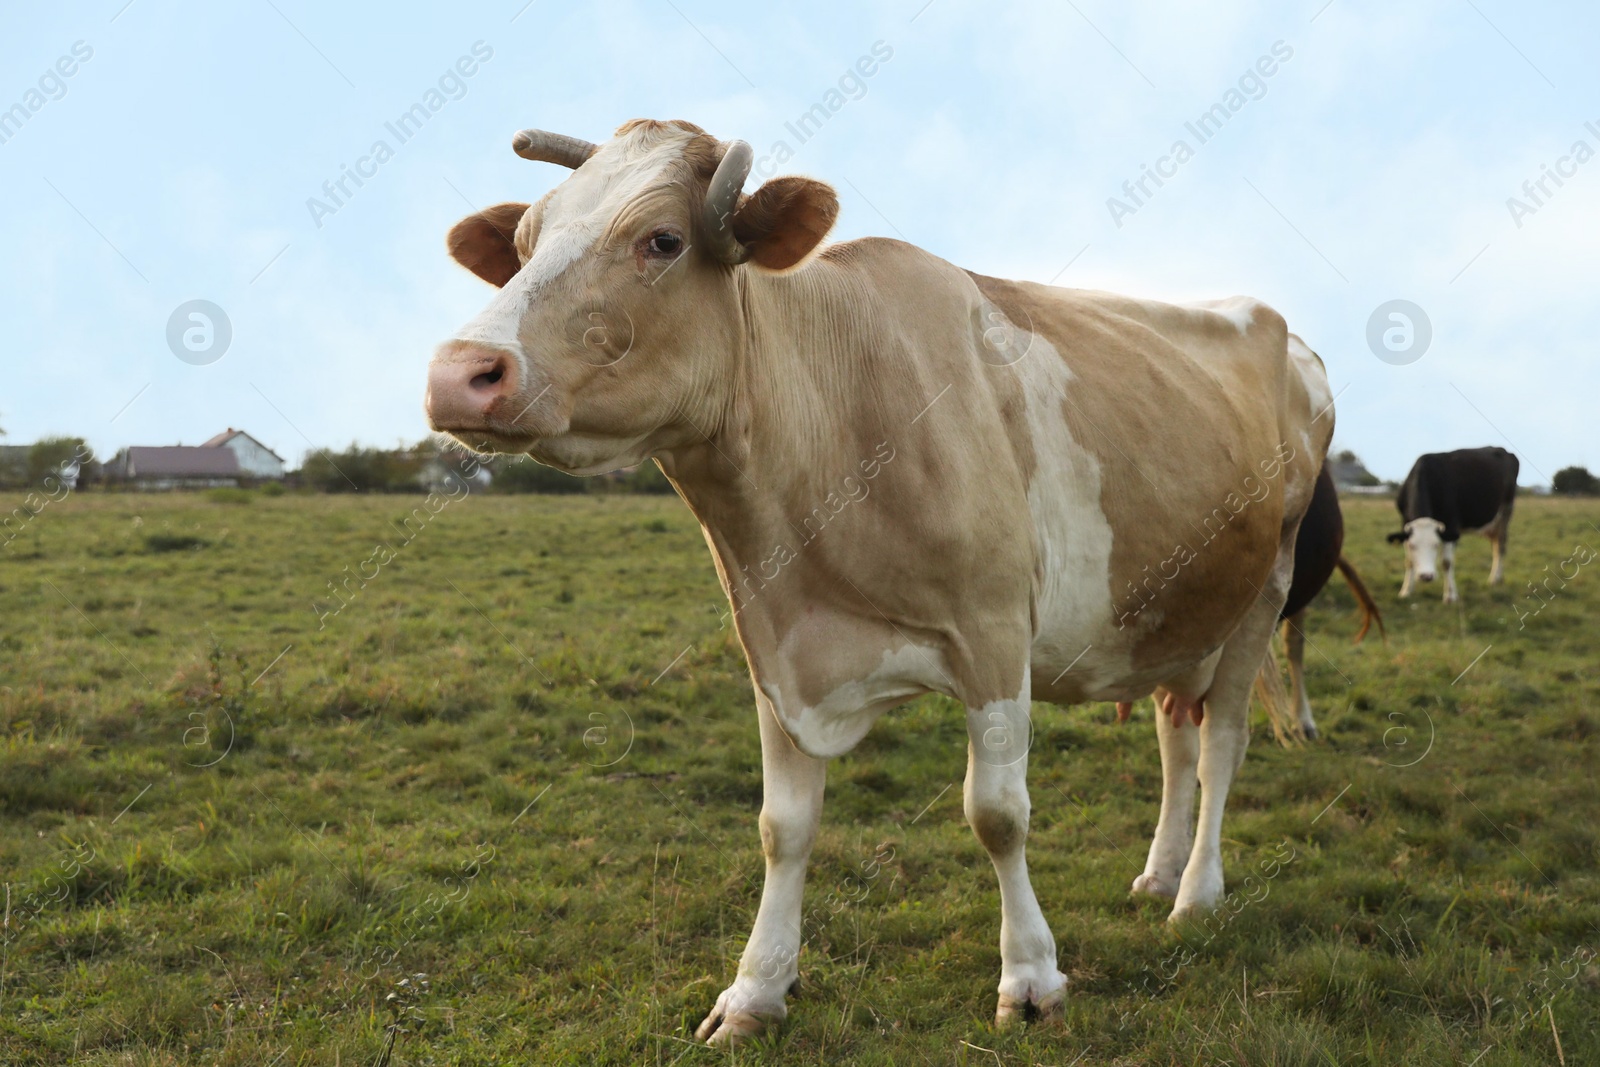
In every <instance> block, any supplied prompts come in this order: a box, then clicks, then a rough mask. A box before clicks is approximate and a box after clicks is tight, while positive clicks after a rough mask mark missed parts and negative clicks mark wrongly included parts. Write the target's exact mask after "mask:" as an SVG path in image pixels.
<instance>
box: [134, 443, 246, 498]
mask: <svg viewBox="0 0 1600 1067" xmlns="http://www.w3.org/2000/svg"><path fill="white" fill-rule="evenodd" d="M112 466H113V469H114V475H115V477H116V478H117V479H118V480H120V481H125V482H128V483H130V484H132V485H134V486H136V487H138V488H140V489H209V488H213V487H217V486H231V485H238V484H239V479H240V478H242V477H245V476H246V475H245V472H244V471H243V470H242V469H241V468H240V466H239V457H238V456H236V455H235V454H234V452H233V450H232V449H229V448H214V447H207V446H205V445H199V446H195V445H162V446H156V447H150V446H147V445H130V446H129V447H128V448H126V449H124V450H123V451H122V452H121V453H120V454H119V455H118V456H117V458H116V459H115V460H113V461H112Z"/></svg>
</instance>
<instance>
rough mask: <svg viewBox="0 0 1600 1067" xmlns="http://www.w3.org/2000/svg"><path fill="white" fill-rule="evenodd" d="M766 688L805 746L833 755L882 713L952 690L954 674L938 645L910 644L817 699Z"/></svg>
mask: <svg viewBox="0 0 1600 1067" xmlns="http://www.w3.org/2000/svg"><path fill="white" fill-rule="evenodd" d="M761 688H762V691H763V692H765V693H766V694H767V699H769V700H771V701H772V707H773V710H774V711H775V712H776V713H777V716H778V721H779V722H781V723H782V724H783V728H784V731H785V732H786V733H788V735H789V736H790V737H791V738H793V739H794V742H795V744H796V745H798V746H799V747H800V750H801V751H802V752H804V753H805V754H806V755H808V756H814V757H816V758H818V759H830V758H832V757H834V756H842V755H844V754H845V753H846V752H849V751H850V750H851V749H852V748H855V746H856V744H857V743H858V742H859V741H860V740H861V739H862V738H863V737H865V736H866V735H867V731H868V730H870V729H872V724H873V723H875V722H877V721H878V717H879V716H881V715H882V714H883V713H884V712H885V711H888V710H889V709H890V708H892V707H894V706H895V705H896V704H900V703H902V702H903V701H906V700H909V699H910V698H911V697H914V696H920V695H921V694H923V693H928V692H947V691H948V690H949V688H950V675H949V672H948V671H947V670H946V669H945V664H944V657H943V656H942V655H941V654H940V653H939V652H938V651H937V650H935V649H931V648H925V647H923V646H920V645H909V644H908V645H901V646H900V647H899V648H896V649H893V650H890V651H885V652H884V653H883V658H882V659H880V660H879V662H878V665H877V666H876V667H874V668H873V669H872V671H871V672H869V673H868V674H867V675H866V676H865V677H862V678H858V679H854V680H852V681H848V682H845V683H844V684H843V685H840V686H839V687H837V688H836V689H834V690H833V691H832V692H830V693H828V694H827V695H826V696H824V697H823V698H822V699H821V700H820V701H818V702H817V703H816V704H815V705H807V704H801V703H800V702H799V701H798V700H789V699H787V698H786V697H785V696H784V694H783V693H782V691H781V690H780V689H779V688H778V687H777V686H775V685H771V684H769V683H762V686H761ZM797 705H798V706H797Z"/></svg>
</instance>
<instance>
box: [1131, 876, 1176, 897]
mask: <svg viewBox="0 0 1600 1067" xmlns="http://www.w3.org/2000/svg"><path fill="white" fill-rule="evenodd" d="M1129 892H1133V893H1143V894H1144V895H1145V896H1150V897H1165V898H1166V899H1168V900H1171V899H1173V898H1174V897H1176V896H1177V895H1178V886H1177V884H1176V883H1173V884H1168V883H1167V882H1164V881H1162V880H1161V878H1160V876H1158V875H1154V874H1148V873H1147V874H1141V875H1140V876H1139V877H1137V878H1135V879H1134V880H1133V888H1132V889H1131V890H1129Z"/></svg>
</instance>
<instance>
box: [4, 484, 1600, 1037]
mask: <svg viewBox="0 0 1600 1067" xmlns="http://www.w3.org/2000/svg"><path fill="white" fill-rule="evenodd" d="M419 504H420V500H419V498H400V497H354V498H348V497H346V498H337V497H306V496H298V495H293V494H291V495H285V496H278V497H271V496H265V495H258V496H256V497H254V498H253V499H251V500H250V502H249V506H245V507H241V506H239V503H238V502H237V501H235V500H234V499H233V498H232V497H231V496H212V497H207V496H192V495H149V496H135V495H128V496H105V495H93V494H82V495H78V496H75V497H73V498H71V499H69V500H67V501H65V502H62V503H58V504H52V505H50V506H49V507H48V508H46V509H45V510H44V511H43V512H42V513H41V514H39V515H38V516H37V517H36V518H34V519H33V520H32V521H31V522H30V523H29V524H28V526H27V528H26V529H25V530H24V531H23V532H22V534H21V535H19V536H18V537H17V538H16V539H15V540H13V541H12V542H11V544H10V545H9V547H8V548H5V549H3V550H0V605H4V610H3V612H0V739H3V746H0V813H3V819H0V875H3V879H4V881H5V883H6V892H7V894H8V896H7V912H6V923H5V928H4V931H3V933H4V938H5V942H4V950H3V960H0V1062H3V1063H5V1064H8V1065H10V1064H18V1065H21V1064H65V1063H73V1064H78V1063H82V1064H177V1063H185V1064H187V1063H196V1064H240V1065H245V1064H248V1065H252V1067H261V1065H265V1064H273V1065H291V1064H294V1065H310V1064H329V1065H333V1064H347V1065H349V1064H354V1065H365V1064H372V1063H374V1062H376V1061H378V1060H379V1059H380V1056H381V1053H382V1051H383V1048H384V1045H385V1042H386V1041H387V1040H388V1039H390V1038H391V1037H392V1039H393V1048H392V1051H391V1058H390V1059H389V1063H390V1064H391V1065H402V1064H484V1063H505V1064H526V1063H536V1064H545V1063H583V1064H612V1063H615V1064H640V1063H669V1062H681V1063H708V1062H718V1061H726V1060H728V1059H729V1058H730V1057H729V1055H728V1054H726V1053H718V1052H713V1051H710V1050H706V1049H703V1048H695V1047H693V1046H691V1045H690V1044H687V1043H686V1042H685V1039H686V1038H687V1037H688V1036H689V1034H690V1032H691V1031H692V1029H693V1027H694V1026H695V1024H697V1023H698V1022H699V1020H700V1018H701V1017H702V1016H703V1014H704V1013H705V1012H706V1011H707V1009H709V1007H710V1006H711V1003H712V1001H713V999H714V997H715V995H716V994H717V992H718V991H719V990H721V989H722V988H723V986H724V985H725V984H727V982H728V981H729V980H731V978H732V976H733V973H734V963H735V959H736V957H737V954H738V952H739V950H740V949H741V947H742V944H743V939H744V937H745V936H746V934H747V933H748V930H749V927H750V923H751V920H752V918H753V914H754V909H755V904H756V900H757V895H758V892H759V888H760V880H761V859H760V851H759V841H758V836H757V832H756V812H757V809H758V806H759V803H760V796H761V781H760V770H759V749H758V744H757V739H756V729H755V722H754V717H753V714H752V710H751V700H750V696H749V688H748V682H747V679H746V676H745V672H744V666H743V661H742V657H741V655H740V652H739V648H738V645H737V643H736V642H735V641H734V640H733V639H732V637H731V635H730V634H729V632H728V630H727V629H726V628H725V626H724V625H723V618H722V617H723V612H724V611H725V605H724V603H723V601H722V598H721V595H720V593H719V592H718V590H717V588H716V584H715V580H714V576H713V572H712V568H711V565H710V562H709V560H708V559H707V558H706V551H705V547H704V544H703V542H702V540H701V537H700V534H699V531H698V529H697V528H696V527H695V525H694V523H693V521H692V520H691V518H690V517H689V515H688V514H687V512H686V510H685V509H684V508H683V507H682V505H681V504H679V503H678V502H677V501H676V500H675V499H670V498H667V499H661V498H640V497H599V498H589V497H565V498H551V497H483V498H480V497H472V498H469V499H466V500H463V501H460V502H457V503H451V504H449V505H448V506H447V507H445V508H444V509H443V510H442V511H440V512H439V513H438V514H437V515H430V514H429V513H428V511H427V510H426V508H424V509H423V511H422V512H421V513H420V517H419V516H418V515H416V514H413V513H412V509H413V508H414V507H417V506H419ZM5 506H6V507H9V506H11V505H10V504H6V505H5ZM1346 511H1347V519H1348V525H1349V539H1348V554H1349V555H1350V556H1351V558H1353V559H1354V560H1355V561H1356V563H1357V565H1358V566H1359V567H1360V568H1361V570H1362V571H1363V573H1364V574H1365V575H1366V577H1367V580H1368V582H1369V584H1370V585H1371V587H1372V589H1373V591H1374V592H1375V593H1376V594H1377V595H1378V597H1379V600H1380V602H1381V603H1382V604H1383V606H1384V609H1385V612H1386V616H1387V619H1388V623H1389V639H1388V643H1387V644H1384V643H1382V642H1380V641H1379V640H1378V639H1377V637H1376V633H1374V635H1373V636H1372V637H1369V638H1368V640H1367V642H1366V643H1365V644H1364V645H1361V646H1359V647H1352V646H1351V645H1350V643H1349V638H1350V635H1351V634H1352V633H1353V631H1354V628H1355V613H1354V610H1353V604H1352V600H1351V597H1350V595H1349V593H1348V592H1347V590H1346V589H1345V588H1344V587H1343V585H1342V583H1340V582H1339V580H1338V579H1337V578H1335V585H1334V586H1333V587H1331V588H1330V590H1329V592H1328V593H1326V594H1325V595H1324V596H1323V598H1322V599H1321V600H1320V601H1319V602H1318V604H1317V606H1316V607H1315V608H1314V610H1313V617H1312V622H1311V626H1310V629H1309V633H1310V635H1311V640H1312V642H1313V643H1314V646H1315V647H1314V648H1313V649H1311V650H1309V651H1308V668H1309V673H1310V681H1311V686H1312V693H1313V699H1314V703H1315V705H1316V708H1317V713H1318V717H1319V721H1320V724H1321V726H1322V729H1323V731H1324V734H1325V736H1326V740H1325V741H1323V742H1320V743H1317V744H1314V745H1311V746H1307V747H1304V748H1298V749H1282V748H1278V747H1276V746H1274V745H1273V744H1272V742H1271V739H1270V734H1269V733H1268V732H1267V731H1266V729H1265V727H1264V724H1261V723H1258V724H1257V727H1256V731H1255V742H1256V743H1255V745H1254V746H1253V748H1252V751H1251V753H1250V756H1249V758H1248V760H1247V761H1246V763H1245V766H1244V769H1243V770H1242V772H1241V774H1240V777H1239V779H1238V781H1237V784H1236V786H1235V789H1234V793H1233V796H1232V798H1231V801H1230V804H1229V817H1228V822H1227V824H1226V832H1227V835H1228V836H1227V845H1226V849H1227V851H1226V853H1225V857H1224V858H1225V861H1226V863H1227V868H1228V877H1229V880H1230V888H1232V889H1235V890H1238V891H1240V893H1241V896H1240V897H1239V898H1238V900H1239V903H1238V904H1237V905H1236V911H1237V914H1236V915H1233V916H1232V917H1231V918H1227V919H1219V920H1217V921H1215V922H1213V923H1212V924H1211V926H1210V927H1209V928H1208V927H1206V926H1201V925H1194V926H1188V927H1185V928H1183V929H1179V930H1174V929H1172V928H1170V927H1169V926H1168V925H1167V924H1166V923H1165V922H1164V921H1163V920H1164V919H1165V909H1164V908H1162V907H1161V906H1160V905H1159V904H1158V903H1156V902H1154V901H1146V900H1134V899H1131V898H1130V897H1129V896H1128V892H1127V889H1128V884H1129V882H1130V881H1131V880H1132V878H1133V876H1134V875H1135V874H1136V873H1138V871H1139V870H1140V869H1141V867H1142V862H1143V856H1144V849H1145V848H1146V847H1147V846H1148V843H1149V838H1150V834H1151V832H1152V830H1153V828H1154V824H1155V818H1156V805H1157V800H1158V798H1159V790H1160V785H1159V783H1160V777H1159V761H1158V757H1157V752H1156V746H1155V738H1154V736H1153V731H1152V729H1151V725H1150V715H1151V712H1150V710H1149V706H1148V704H1145V705H1143V706H1142V707H1141V708H1140V709H1139V710H1138V711H1137V712H1136V713H1135V715H1136V718H1135V721H1134V722H1133V723H1131V724H1129V725H1128V726H1124V727H1120V728H1119V727H1117V726H1115V725H1114V724H1113V723H1112V722H1111V720H1112V718H1113V716H1112V714H1111V709H1110V708H1109V707H1108V706H1088V707H1082V708H1075V709H1070V710H1059V709H1054V708H1048V707H1044V706H1040V707H1039V708H1038V715H1037V729H1036V736H1035V752H1034V757H1033V762H1032V772H1031V782H1032V791H1033V798H1034V823H1033V834H1032V837H1031V839H1030V842H1029V856H1030V863H1031V866H1032V871H1033V880H1034V885H1035V887H1036V888H1037V890H1038V895H1039V897H1040V900H1041V902H1042V903H1043V906H1044V909H1045V913H1046V915H1047V917H1048V918H1049V920H1050V922H1051V925H1052V927H1053V929H1054V931H1055V933H1056V936H1057V938H1058V940H1059V943H1060V959H1061V964H1062V968H1063V970H1065V971H1067V972H1068V973H1069V974H1070V975H1071V977H1072V987H1071V997H1070V1001H1069V1008H1068V1019H1067V1022H1066V1025H1065V1026H1064V1027H1060V1028H1055V1029H1040V1028H1035V1029H1031V1030H1027V1031H1024V1032H1022V1033H1019V1034H996V1033H995V1032H994V1031H993V1030H992V1029H991V1026H990V1023H989V1020H990V1018H991V1017H992V1013H993V1010H994V1002H995V983H996V982H997V981H998V977H999V952H998V947H997V941H998V926H999V904H998V896H997V893H996V889H995V881H994V877H993V874H992V872H991V871H990V870H989V867H988V864H987V862H986V861H985V858H984V856H983V853H982V851H981V849H980V848H979V846H978V845H977V843H976V841H975V840H974V838H973V836H972V834H971V832H970V831H969V830H968V828H967V827H966V825H965V823H964V822H963V820H962V817H961V804H960V789H959V785H956V786H955V787H953V788H952V787H951V786H952V783H958V782H959V779H960V777H961V775H962V773H963V768H964V762H965V754H964V744H965V739H964V727H963V721H962V716H961V714H960V713H959V711H958V709H956V708H955V707H953V706H952V705H951V703H950V702H949V701H946V700H942V699H936V698H924V699H922V700H918V701H916V702H914V703H912V704H910V705H908V706H907V707H905V708H903V709H901V710H899V711H897V712H895V713H893V714H891V715H889V716H887V717H886V718H885V719H884V720H883V721H882V722H880V724H879V725H878V726H877V727H876V728H874V730H873V731H872V733H871V734H870V735H869V736H868V738H867V739H866V740H865V742H864V743H863V744H862V745H861V746H860V748H859V749H858V750H857V751H856V752H855V753H853V754H852V755H850V756H849V757H846V758H843V759H840V760H838V761H836V762H835V764H834V765H833V766H832V767H831V768H830V783H829V798H828V805H827V808H826V811H825V814H824V817H823V829H822V832H821V835H820V838H819V841H818V845H817V848H816V853H815V856H814V859H813V863H812V871H811V878H810V882H809V883H808V896H807V922H806V947H805V951H804V953H803V955H802V957H801V977H802V987H801V989H800V992H799V994H798V996H797V997H795V998H794V999H793V1000H792V1001H791V1016H790V1021H789V1023H788V1024H787V1025H785V1026H784V1027H782V1028H781V1029H779V1030H778V1031H777V1032H775V1033H774V1034H772V1035H770V1036H768V1037H765V1038H763V1039H762V1040H761V1041H760V1042H759V1043H758V1044H757V1045H756V1046H755V1047H753V1048H749V1049H745V1050H741V1051H740V1052H738V1053H737V1054H736V1055H735V1057H734V1058H735V1059H736V1060H737V1061H738V1062H741V1063H842V1062H854V1063H873V1064H897V1065H898V1064H915V1063H924V1062H926V1063H938V1064H948V1063H962V1062H967V1063H974V1064H979V1063H991V1062H999V1063H1002V1064H1034V1063H1048V1064H1067V1063H1073V1062H1076V1063H1080V1064H1086V1065H1087V1064H1185V1065H1186V1064H1196V1063H1225V1062H1226V1063H1234V1064H1282V1065H1291V1064H1306V1065H1313V1064H1317V1065H1351V1064H1369V1065H1393V1064H1434V1063H1437V1064H1450V1063H1474V1064H1477V1065H1479V1067H1495V1065H1503V1064H1545V1063H1555V1062H1557V1052H1556V1037H1555V1035H1556V1034H1557V1033H1559V1035H1560V1041H1561V1043H1562V1046H1563V1050H1562V1054H1563V1055H1564V1056H1565V1062H1566V1063H1568V1064H1572V1065H1578V1064H1595V1063H1600V969H1597V965H1596V961H1595V960H1594V953H1595V951H1596V950H1597V949H1600V877H1597V870H1600V865H1597V858H1600V857H1597V841H1600V801H1597V799H1596V770H1597V759H1596V755H1597V747H1596V746H1597V735H1600V709H1597V706H1596V704H1597V699H1596V698H1597V694H1600V677H1597V675H1596V670H1595V663H1596V646H1597V642H1596V636H1597V630H1596V623H1595V619H1596V613H1597V609H1600V566H1594V565H1590V566H1587V567H1585V568H1584V569H1582V570H1581V571H1579V572H1578V574H1577V577H1576V578H1574V579H1572V580H1571V581H1570V582H1569V584H1568V585H1567V586H1566V588H1564V589H1562V590H1561V591H1560V592H1559V593H1558V594H1556V595H1555V597H1554V599H1553V600H1552V601H1551V602H1550V603H1549V604H1548V606H1546V607H1545V608H1544V609H1543V610H1542V611H1541V612H1540V613H1539V614H1537V615H1534V616H1530V617H1529V618H1527V619H1526V620H1525V624H1526V625H1525V628H1522V629H1519V622H1518V612H1517V610H1516V604H1517V603H1519V598H1520V597H1521V596H1523V595H1525V594H1526V592H1527V590H1526V587H1525V583H1526V582H1528V581H1529V580H1530V579H1533V578H1534V577H1535V576H1536V575H1537V576H1539V577H1540V578H1541V579H1542V578H1543V577H1544V576H1545V573H1546V572H1545V571H1544V570H1543V568H1545V567H1547V566H1548V567H1549V568H1550V571H1549V573H1552V574H1553V573H1556V572H1557V571H1558V570H1559V567H1560V564H1561V562H1562V561H1563V560H1565V559H1567V558H1568V557H1570V556H1571V554H1572V550H1573V546H1574V545H1576V544H1578V543H1580V542H1581V543H1584V544H1587V545H1589V546H1591V547H1594V548H1600V532H1597V531H1596V529H1595V526H1594V525H1593V524H1594V523H1596V522H1600V505H1596V504H1594V503H1581V502H1573V501H1557V500H1543V499H1525V500H1523V501H1521V502H1520V503H1519V507H1518V514H1517V519H1516V522H1515V524H1514V525H1513V528H1512V534H1511V554H1510V557H1509V561H1508V579H1509V580H1508V582H1507V584H1506V585H1505V586H1503V587H1499V588H1496V589H1492V590H1491V589H1489V588H1488V587H1487V585H1486V577H1487V571H1488V546H1487V543H1486V542H1484V541H1482V539H1480V538H1473V539H1471V540H1469V541H1468V542H1467V543H1466V544H1465V545H1464V546H1463V548H1462V550H1461V552H1460V559H1461V563H1462V569H1463V577H1462V580H1461V591H1462V594H1463V600H1464V603H1463V605H1462V606H1461V607H1460V608H1456V607H1446V606H1444V605H1443V604H1441V603H1439V601H1438V593H1439V589H1438V587H1437V585H1435V586H1433V587H1430V588H1428V589H1426V590H1425V594H1424V595H1423V596H1422V597H1420V598H1419V599H1415V600H1412V601H1410V602H1405V603H1402V602H1400V601H1398V600H1397V599H1396V596H1395V593H1396V590H1397V589H1398V585H1399V570H1400V554H1399V550H1398V549H1396V548H1392V547H1391V546H1388V545H1385V544H1384V543H1383V540H1382V535H1383V534H1384V533H1385V532H1387V531H1388V530H1389V529H1391V528H1393V526H1394V513H1393V508H1392V506H1391V505H1390V504H1389V503H1388V502H1387V501H1373V500H1352V501H1347V502H1346ZM408 515H409V516H411V522H410V528H411V530H412V531H413V533H414V538H413V539H412V540H410V542H409V543H404V544H403V543H402V542H403V541H404V540H405V537H406V534H404V533H402V532H401V531H400V529H399V527H397V525H396V523H397V522H399V521H400V520H402V519H403V518H404V517H406V516H408ZM380 542H381V543H383V544H384V545H386V546H387V552H385V551H380V550H378V549H377V547H376V546H378V545H379V544H380ZM387 556H392V558H386V557H387ZM1572 566H1573V565H1572V564H1568V567H1567V569H1568V571H1569V572H1570V571H1571V570H1572ZM346 568H349V570H348V571H346ZM357 573H365V574H368V575H373V577H371V580H370V581H368V582H367V583H366V584H365V585H364V586H358V584H357V583H358V581H359V579H351V585H350V588H351V589H352V590H355V592H353V594H347V597H348V602H347V603H346V604H345V605H344V606H343V607H342V608H340V609H339V610H338V611H337V613H334V611H333V609H334V608H335V607H337V606H338V603H339V602H338V601H337V600H335V598H334V597H333V595H332V593H331V592H330V587H329V583H336V582H337V581H338V580H340V579H341V577H342V576H345V575H349V574H357ZM1551 587H1552V588H1555V587H1556V583H1555V582H1552V584H1551ZM1524 610H1531V605H1528V606H1525V608H1524ZM319 620H320V627H321V628H319ZM1486 648H1487V649H1488V651H1487V652H1485V649H1486ZM1480 653H1481V654H1482V655H1481V656H1480ZM891 850H892V858H888V859H887V862H881V861H883V860H884V859H885V858H887V857H890V856H891ZM874 857H877V858H878V860H879V861H880V862H879V863H876V864H874V863H873V859H874ZM1290 857H1292V859H1291V858H1290ZM1252 872H1255V877H1256V881H1254V882H1252V883H1250V886H1249V888H1248V892H1249V894H1250V895H1251V896H1253V897H1255V898H1257V899H1255V900H1254V901H1249V902H1247V901H1245V899H1244V896H1243V893H1244V892H1245V891H1246V890H1247V887H1246V883H1245V878H1246V877H1247V876H1248V875H1250V874H1251V873H1252ZM1263 872H1269V873H1270V876H1269V874H1268V873H1263ZM418 974H422V975H426V985H424V984H423V983H422V981H420V980H416V981H412V980H410V976H413V975H418ZM402 982H406V983H407V984H404V985H402V984H401V983H402ZM391 996H393V998H394V999H389V998H390V997H391ZM989 1050H992V1051H989ZM1074 1057H1081V1058H1079V1059H1077V1060H1074ZM1475 1057H1476V1058H1475Z"/></svg>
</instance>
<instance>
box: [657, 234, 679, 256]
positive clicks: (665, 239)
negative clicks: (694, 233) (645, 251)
mask: <svg viewBox="0 0 1600 1067" xmlns="http://www.w3.org/2000/svg"><path fill="white" fill-rule="evenodd" d="M682 247H683V238H681V237H679V236H678V235H677V234H675V233H658V234H656V235H655V236H654V237H652V238H650V251H652V252H654V253H655V254H656V255H658V256H670V255H675V254H676V253H677V251H678V249H679V248H682Z"/></svg>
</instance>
